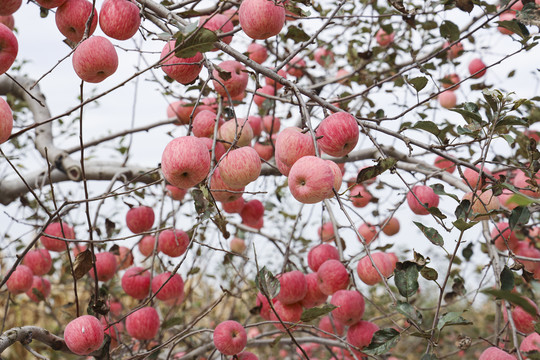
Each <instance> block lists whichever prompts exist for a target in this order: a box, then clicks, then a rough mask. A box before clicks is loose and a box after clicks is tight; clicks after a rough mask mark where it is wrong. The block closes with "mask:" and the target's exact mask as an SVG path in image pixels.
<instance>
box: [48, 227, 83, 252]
mask: <svg viewBox="0 0 540 360" xmlns="http://www.w3.org/2000/svg"><path fill="white" fill-rule="evenodd" d="M47 235H51V236H55V237H59V238H65V239H75V232H74V231H73V228H72V227H71V226H69V225H67V224H66V223H64V222H63V223H62V225H60V223H57V222H54V223H50V224H49V225H48V226H47V228H45V230H44V231H43V235H41V238H40V240H41V243H42V244H43V246H44V247H45V248H46V249H47V250H49V251H56V252H61V251H65V250H66V249H67V247H66V242H65V241H63V240H57V239H54V238H50V237H48V236H47Z"/></svg>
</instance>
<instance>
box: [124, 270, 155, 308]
mask: <svg viewBox="0 0 540 360" xmlns="http://www.w3.org/2000/svg"><path fill="white" fill-rule="evenodd" d="M122 289H124V291H125V292H126V294H128V295H129V296H131V297H133V298H135V299H139V300H140V299H144V298H145V297H146V296H147V295H148V294H149V292H150V273H149V272H148V271H146V270H145V269H144V268H142V267H138V266H135V267H131V268H129V269H127V270H126V272H125V273H124V276H122Z"/></svg>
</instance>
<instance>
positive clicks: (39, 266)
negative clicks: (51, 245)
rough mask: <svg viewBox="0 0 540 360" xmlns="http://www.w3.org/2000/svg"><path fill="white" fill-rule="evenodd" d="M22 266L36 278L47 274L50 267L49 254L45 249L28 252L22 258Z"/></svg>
mask: <svg viewBox="0 0 540 360" xmlns="http://www.w3.org/2000/svg"><path fill="white" fill-rule="evenodd" d="M23 264H24V265H26V266H28V267H29V268H30V270H32V273H33V274H34V275H37V276H42V275H45V274H47V273H48V272H49V271H50V270H51V267H52V259H51V254H50V253H49V251H48V250H47V249H36V250H30V251H29V252H28V253H27V254H26V255H25V257H24V260H23Z"/></svg>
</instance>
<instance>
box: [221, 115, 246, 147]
mask: <svg viewBox="0 0 540 360" xmlns="http://www.w3.org/2000/svg"><path fill="white" fill-rule="evenodd" d="M218 137H219V139H221V140H223V141H224V143H223V145H224V146H225V148H227V149H228V148H229V147H231V144H233V143H235V144H236V146H238V147H242V146H247V145H249V144H250V143H251V140H252V139H253V130H252V129H251V125H249V122H246V121H244V122H243V123H241V122H239V121H235V120H234V119H233V120H229V121H226V122H225V123H224V124H223V125H221V127H220V128H219V134H218Z"/></svg>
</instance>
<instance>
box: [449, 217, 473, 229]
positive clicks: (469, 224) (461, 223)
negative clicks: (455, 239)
mask: <svg viewBox="0 0 540 360" xmlns="http://www.w3.org/2000/svg"><path fill="white" fill-rule="evenodd" d="M452 224H454V226H455V227H456V228H457V229H458V230H460V231H465V230H467V229H470V228H472V227H473V226H474V225H476V224H478V221H471V222H467V221H465V220H463V219H457V220H456V221H454V222H453V223H452Z"/></svg>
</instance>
